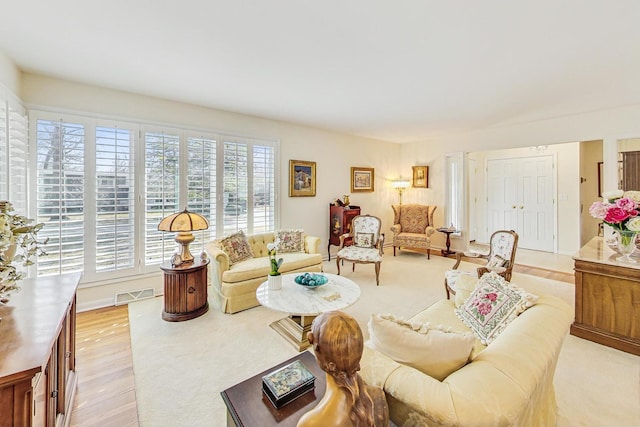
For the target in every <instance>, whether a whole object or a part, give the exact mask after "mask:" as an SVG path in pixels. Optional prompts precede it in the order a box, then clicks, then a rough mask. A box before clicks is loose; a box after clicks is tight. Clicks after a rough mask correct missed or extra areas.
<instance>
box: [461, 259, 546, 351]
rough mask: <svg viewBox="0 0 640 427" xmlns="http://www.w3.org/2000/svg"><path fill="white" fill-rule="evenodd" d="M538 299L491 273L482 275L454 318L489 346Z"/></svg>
mask: <svg viewBox="0 0 640 427" xmlns="http://www.w3.org/2000/svg"><path fill="white" fill-rule="evenodd" d="M537 298H538V297H537V296H535V295H532V294H529V293H527V292H526V291H525V290H524V289H521V288H519V287H517V286H513V285H511V284H510V283H509V282H507V281H506V280H505V279H504V278H503V277H502V276H500V275H498V274H496V273H495V272H491V273H486V274H484V275H482V277H481V278H480V280H479V281H478V285H477V287H476V289H475V290H474V291H473V293H472V294H471V295H470V296H469V298H468V299H467V301H466V302H465V303H464V304H463V305H462V306H461V307H459V308H457V309H456V314H457V315H458V316H459V317H460V319H461V320H462V321H463V322H464V323H465V324H466V325H467V326H469V328H471V330H472V331H473V332H474V333H475V334H476V336H477V337H478V338H479V339H480V341H482V342H483V343H484V344H490V343H491V342H492V341H493V340H494V339H496V337H497V336H498V335H500V333H501V332H502V331H503V330H504V329H505V328H506V327H507V325H508V324H509V323H511V322H512V321H513V320H514V319H515V318H516V317H518V315H519V314H520V313H522V312H523V311H525V310H526V309H527V308H529V307H531V306H532V305H533V304H535V301H536V300H537Z"/></svg>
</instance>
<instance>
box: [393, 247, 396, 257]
mask: <svg viewBox="0 0 640 427" xmlns="http://www.w3.org/2000/svg"><path fill="white" fill-rule="evenodd" d="M393 256H396V246H395V245H393Z"/></svg>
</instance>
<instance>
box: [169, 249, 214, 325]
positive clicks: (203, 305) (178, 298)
mask: <svg viewBox="0 0 640 427" xmlns="http://www.w3.org/2000/svg"><path fill="white" fill-rule="evenodd" d="M208 264H209V260H208V259H205V260H202V259H199V258H196V259H194V260H193V262H192V263H188V264H182V265H180V266H177V267H173V266H171V264H163V265H162V266H160V268H161V269H162V271H164V310H163V311H162V318H163V319H164V320H166V321H168V322H182V321H183V320H189V319H193V318H195V317H198V316H202V315H203V314H204V313H206V312H207V310H209V303H208V301H207V265H208Z"/></svg>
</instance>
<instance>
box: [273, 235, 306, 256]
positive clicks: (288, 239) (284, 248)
mask: <svg viewBox="0 0 640 427" xmlns="http://www.w3.org/2000/svg"><path fill="white" fill-rule="evenodd" d="M276 243H277V244H278V247H277V248H276V251H277V252H278V253H281V254H285V253H290V252H304V232H303V231H302V230H279V231H277V232H276Z"/></svg>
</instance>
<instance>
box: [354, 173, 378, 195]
mask: <svg viewBox="0 0 640 427" xmlns="http://www.w3.org/2000/svg"><path fill="white" fill-rule="evenodd" d="M374 178H375V177H374V170H373V168H359V167H352V168H351V192H352V193H370V192H372V191H373V190H374Z"/></svg>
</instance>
